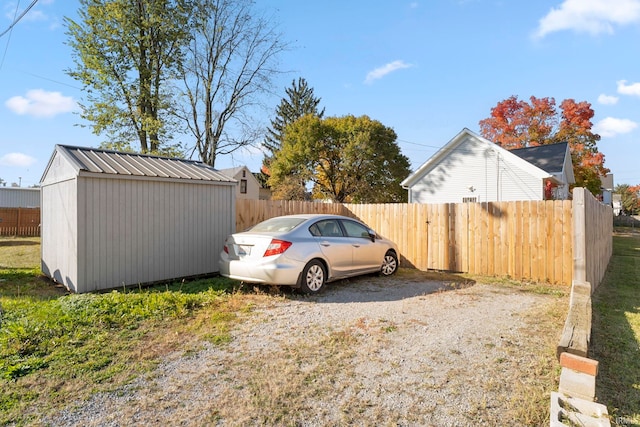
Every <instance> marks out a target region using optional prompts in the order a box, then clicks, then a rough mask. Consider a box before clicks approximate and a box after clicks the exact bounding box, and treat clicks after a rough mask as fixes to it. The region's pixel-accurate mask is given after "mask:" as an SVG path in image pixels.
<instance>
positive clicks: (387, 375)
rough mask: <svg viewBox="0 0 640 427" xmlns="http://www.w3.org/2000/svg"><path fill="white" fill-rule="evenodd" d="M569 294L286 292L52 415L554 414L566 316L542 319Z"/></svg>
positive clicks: (481, 288) (166, 419)
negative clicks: (150, 368) (221, 338)
mask: <svg viewBox="0 0 640 427" xmlns="http://www.w3.org/2000/svg"><path fill="white" fill-rule="evenodd" d="M566 304H568V302H567V298H566V296H565V297H562V296H558V295H543V294H539V293H532V292H523V291H521V290H519V289H517V288H514V287H505V286H496V285H487V284H479V283H467V284H463V283H462V282H459V283H455V282H453V283H451V282H447V283H445V282H441V281H433V280H425V278H424V277H423V276H421V275H420V273H419V272H417V273H410V272H407V271H406V270H401V271H400V272H399V274H398V275H396V276H394V277H390V278H383V277H377V276H364V277H361V278H358V279H352V280H348V281H341V282H336V283H334V284H329V285H328V287H327V289H325V290H324V291H323V292H321V293H320V294H319V295H314V296H304V295H300V294H297V293H286V294H285V296H284V297H281V298H271V299H268V300H265V303H264V304H260V305H258V306H256V307H255V309H254V310H253V311H252V312H251V313H248V314H246V319H244V321H243V322H240V323H239V324H238V325H237V327H236V329H234V330H233V331H232V335H233V340H232V341H231V342H230V343H229V344H226V345H221V346H220V345H218V346H216V345H212V344H210V343H204V342H203V343H201V345H199V346H198V347H197V348H193V347H190V348H188V349H185V351H181V352H178V353H175V354H171V355H168V356H167V358H166V360H165V361H164V362H163V363H162V364H161V365H160V366H159V367H158V368H157V369H156V370H155V371H154V372H153V373H151V374H150V375H147V376H145V377H143V378H139V379H137V380H135V381H134V382H133V383H132V384H130V385H128V386H126V387H125V388H122V389H119V390H115V391H113V392H111V393H101V394H97V395H94V396H93V397H92V398H91V399H90V400H89V401H87V402H72V403H71V404H70V406H69V407H68V408H67V409H66V410H64V411H62V412H61V413H59V414H57V415H56V416H55V417H54V418H50V419H46V420H42V424H43V425H55V426H75V425H84V426H129V425H150V426H155V425H180V426H202V425H228V426H253V425H265V426H266V425H283V426H344V425H354V426H371V425H380V426H431V425H433V426H477V425H511V426H513V425H542V424H544V423H543V422H541V421H540V420H544V422H546V425H548V418H545V414H540V413H536V412H539V411H540V410H541V407H542V408H544V399H547V402H548V395H549V393H550V392H551V391H552V389H549V390H546V389H545V388H547V387H550V386H549V383H551V384H552V386H551V387H552V388H553V381H554V379H553V375H554V373H553V371H554V367H553V366H552V365H553V355H549V354H548V353H549V351H552V350H550V347H549V342H550V341H551V342H554V340H555V342H557V338H556V337H559V335H560V332H561V328H562V322H561V321H560V323H559V325H558V321H557V320H554V321H547V320H548V319H546V317H545V316H547V314H546V313H547V312H548V311H549V310H558V309H559V308H558V307H560V309H562V307H564V306H565V305H566ZM541 360H542V362H541ZM550 377H551V378H550ZM539 398H541V399H543V400H542V402H543V403H542V406H541V405H540V404H539V401H538V403H536V400H537V399H539ZM527 406H531V407H530V408H529V407H527Z"/></svg>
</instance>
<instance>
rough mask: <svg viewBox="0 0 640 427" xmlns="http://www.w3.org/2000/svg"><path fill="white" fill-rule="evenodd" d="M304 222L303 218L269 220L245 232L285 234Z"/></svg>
mask: <svg viewBox="0 0 640 427" xmlns="http://www.w3.org/2000/svg"><path fill="white" fill-rule="evenodd" d="M304 221H305V218H271V219H268V220H266V221H262V222H261V223H259V224H256V225H254V226H253V227H251V228H249V229H248V230H247V231H255V232H258V233H262V232H279V233H286V232H287V231H291V230H293V229H294V228H296V227H297V226H298V225H299V224H301V223H302V222H304Z"/></svg>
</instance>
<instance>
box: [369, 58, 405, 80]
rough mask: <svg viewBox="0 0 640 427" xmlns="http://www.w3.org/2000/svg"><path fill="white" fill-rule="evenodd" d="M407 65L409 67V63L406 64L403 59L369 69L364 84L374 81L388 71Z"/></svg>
mask: <svg viewBox="0 0 640 427" xmlns="http://www.w3.org/2000/svg"><path fill="white" fill-rule="evenodd" d="M409 67H411V64H407V63H406V62H404V61H393V62H390V63H388V64H386V65H383V66H382V67H378V68H376V69H375V70H373V71H370V72H369V73H368V74H367V77H366V78H365V79H364V82H365V83H366V84H371V83H373V82H374V80H378V79H381V78H383V77H384V76H386V75H387V74H389V73H392V72H394V71H396V70H401V69H403V68H409Z"/></svg>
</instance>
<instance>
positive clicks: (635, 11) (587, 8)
mask: <svg viewBox="0 0 640 427" xmlns="http://www.w3.org/2000/svg"><path fill="white" fill-rule="evenodd" d="M639 21H640V0H615V1H612V0H564V2H563V3H562V4H561V5H560V7H558V8H557V9H556V8H551V11H549V13H548V14H547V15H546V16H545V17H543V18H542V19H540V21H539V25H538V29H537V30H536V32H535V34H534V37H536V38H542V37H544V36H546V35H547V34H550V33H553V32H555V31H562V30H573V31H576V32H579V33H589V34H592V35H596V34H600V33H608V34H611V33H613V29H614V26H616V25H625V24H630V23H632V22H639Z"/></svg>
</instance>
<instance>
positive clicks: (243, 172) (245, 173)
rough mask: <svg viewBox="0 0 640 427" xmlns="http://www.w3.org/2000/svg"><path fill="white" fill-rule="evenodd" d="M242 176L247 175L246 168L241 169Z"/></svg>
mask: <svg viewBox="0 0 640 427" xmlns="http://www.w3.org/2000/svg"><path fill="white" fill-rule="evenodd" d="M242 177H243V178H246V177H247V171H246V170H243V171H242Z"/></svg>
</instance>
